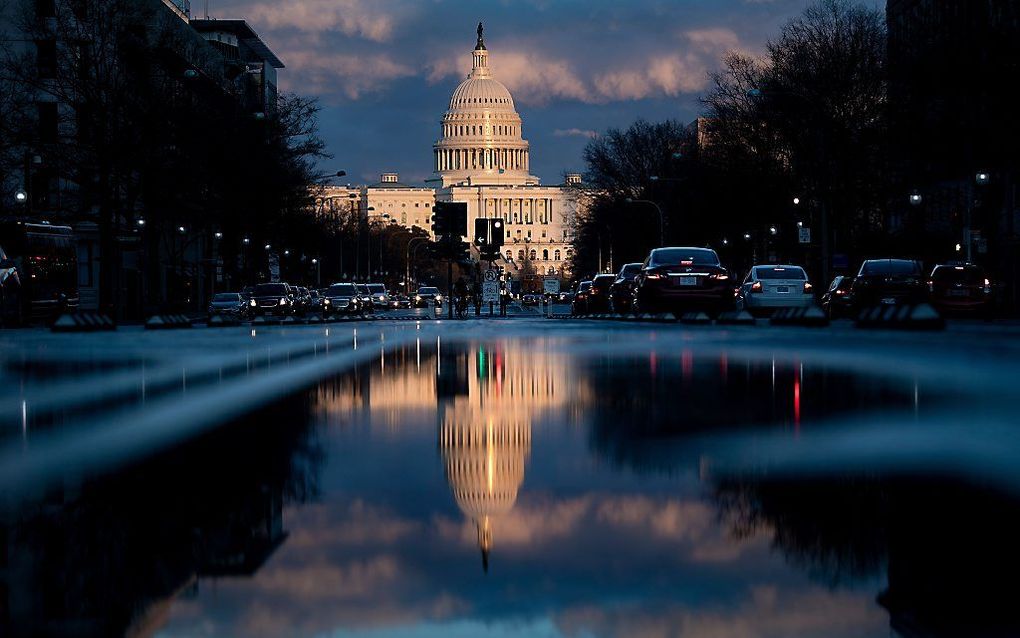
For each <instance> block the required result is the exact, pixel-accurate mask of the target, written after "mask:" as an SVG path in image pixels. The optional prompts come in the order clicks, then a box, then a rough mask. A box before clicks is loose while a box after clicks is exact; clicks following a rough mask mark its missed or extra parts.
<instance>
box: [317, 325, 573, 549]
mask: <svg viewBox="0 0 1020 638" xmlns="http://www.w3.org/2000/svg"><path fill="white" fill-rule="evenodd" d="M571 369H572V363H571V359H570V358H569V357H568V356H567V355H565V354H562V353H557V352H555V351H554V350H553V348H551V347H550V344H549V343H547V342H545V341H544V340H541V339H538V340H533V341H527V342H523V343H520V342H515V343H514V344H513V345H509V346H508V345H506V344H505V343H497V344H494V345H493V344H489V345H486V346H478V345H471V346H468V345H464V344H458V345H447V344H445V343H442V342H441V341H439V340H438V339H437V340H436V341H428V342H426V341H424V340H418V341H417V342H416V343H415V344H414V345H411V346H408V347H406V348H400V349H397V350H395V351H390V352H387V351H385V350H384V349H382V348H380V353H379V358H378V359H377V360H376V361H375V362H374V363H372V364H370V365H368V366H365V367H362V368H359V369H358V370H357V371H356V372H355V373H354V374H353V375H345V376H344V377H341V378H338V379H336V380H334V381H333V382H332V383H323V384H320V386H319V388H318V391H317V392H318V396H317V401H316V405H317V410H318V411H319V412H320V414H321V415H323V416H324V417H326V418H327V419H328V420H330V421H335V422H336V423H344V422H349V421H351V420H352V416H353V413H355V412H357V411H361V410H366V409H367V411H368V414H369V423H370V426H371V427H372V428H373V429H375V430H377V431H382V432H389V431H396V430H397V429H399V428H402V427H405V426H406V425H407V424H409V423H415V422H418V420H417V419H414V418H409V416H410V415H411V414H413V413H415V412H422V413H424V412H425V411H429V412H431V411H436V412H437V413H438V415H439V417H438V418H439V451H440V455H441V457H442V460H443V465H444V468H445V470H446V478H447V481H448V482H449V484H450V489H451V491H452V492H453V498H454V500H455V502H456V503H457V507H459V508H460V510H461V511H462V512H463V513H464V515H465V516H466V517H467V518H468V519H469V520H471V521H472V522H474V524H475V525H476V527H477V533H478V545H479V547H480V548H481V550H482V561H483V566H484V567H486V568H487V567H488V557H489V551H490V550H491V549H492V546H493V536H494V530H495V528H497V527H498V523H499V519H500V517H501V516H503V515H505V514H507V513H509V512H510V510H511V509H512V508H513V506H514V503H515V502H516V501H517V491H518V489H520V486H521V484H522V483H523V481H524V469H525V464H526V463H527V459H528V455H529V454H530V452H531V424H532V421H533V420H534V419H535V417H536V416H538V415H541V414H542V413H543V412H545V411H548V410H554V409H561V408H565V407H566V406H567V405H568V402H569V401H570V399H571V397H575V398H576V397H578V396H584V395H586V394H587V392H586V390H585V388H584V387H583V386H582V387H579V384H578V382H577V381H576V380H575V375H573V374H572V373H571ZM497 536H498V534H497Z"/></svg>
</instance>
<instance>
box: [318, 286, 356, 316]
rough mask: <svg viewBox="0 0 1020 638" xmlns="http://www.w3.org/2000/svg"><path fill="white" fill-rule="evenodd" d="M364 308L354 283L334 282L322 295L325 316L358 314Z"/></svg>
mask: <svg viewBox="0 0 1020 638" xmlns="http://www.w3.org/2000/svg"><path fill="white" fill-rule="evenodd" d="M362 310H363V306H362V303H361V295H359V294H358V288H357V286H355V285H354V284H352V283H336V284H333V285H332V286H330V287H329V288H327V289H326V291H325V292H324V293H323V295H322V314H323V316H326V317H331V316H336V315H357V314H361V312H362Z"/></svg>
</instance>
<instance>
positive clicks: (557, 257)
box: [553, 249, 560, 261]
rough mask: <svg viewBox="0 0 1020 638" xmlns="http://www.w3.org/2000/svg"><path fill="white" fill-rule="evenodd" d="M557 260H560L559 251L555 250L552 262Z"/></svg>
mask: <svg viewBox="0 0 1020 638" xmlns="http://www.w3.org/2000/svg"><path fill="white" fill-rule="evenodd" d="M559 260H560V251H559V250H558V249H557V250H554V251H553V261H559Z"/></svg>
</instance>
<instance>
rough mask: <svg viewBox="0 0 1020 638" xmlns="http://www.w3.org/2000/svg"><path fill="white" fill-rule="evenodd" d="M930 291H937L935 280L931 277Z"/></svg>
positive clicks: (929, 282)
mask: <svg viewBox="0 0 1020 638" xmlns="http://www.w3.org/2000/svg"><path fill="white" fill-rule="evenodd" d="M928 292H935V280H934V279H929V280H928Z"/></svg>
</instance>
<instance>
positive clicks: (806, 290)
mask: <svg viewBox="0 0 1020 638" xmlns="http://www.w3.org/2000/svg"><path fill="white" fill-rule="evenodd" d="M812 288H814V286H812V285H811V283H810V282H807V281H805V282H804V294H805V295H806V294H808V293H810V292H811V289H812Z"/></svg>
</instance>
